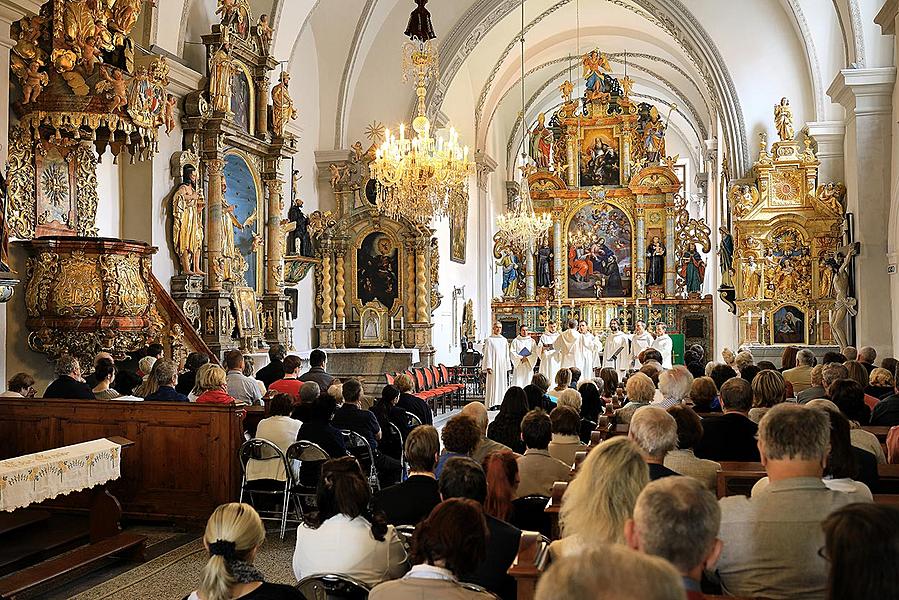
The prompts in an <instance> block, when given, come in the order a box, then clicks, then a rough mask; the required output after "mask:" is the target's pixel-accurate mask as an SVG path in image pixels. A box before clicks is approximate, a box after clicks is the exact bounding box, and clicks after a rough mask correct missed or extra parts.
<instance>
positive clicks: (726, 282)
mask: <svg viewBox="0 0 899 600" xmlns="http://www.w3.org/2000/svg"><path fill="white" fill-rule="evenodd" d="M718 232H719V233H720V234H721V242H720V243H719V244H718V261H719V266H720V268H721V287H733V286H734V280H733V276H734V236H732V235H731V234H730V231H728V230H727V227H719V228H718Z"/></svg>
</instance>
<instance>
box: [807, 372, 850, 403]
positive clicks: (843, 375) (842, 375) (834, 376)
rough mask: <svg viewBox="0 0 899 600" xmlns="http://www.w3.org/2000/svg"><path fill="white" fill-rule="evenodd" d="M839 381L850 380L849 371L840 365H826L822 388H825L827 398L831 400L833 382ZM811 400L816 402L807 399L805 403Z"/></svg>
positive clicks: (822, 373) (822, 376)
mask: <svg viewBox="0 0 899 600" xmlns="http://www.w3.org/2000/svg"><path fill="white" fill-rule="evenodd" d="M838 379H849V369H847V368H846V367H845V365H841V364H840V363H828V364H826V365H824V368H823V369H821V386H822V387H823V388H824V396H825V397H827V398H830V386H832V385H833V382H834V381H837V380H838ZM809 400H814V398H807V399H806V400H805V402H808V401H809ZM800 402H802V401H800ZM803 403H804V402H803Z"/></svg>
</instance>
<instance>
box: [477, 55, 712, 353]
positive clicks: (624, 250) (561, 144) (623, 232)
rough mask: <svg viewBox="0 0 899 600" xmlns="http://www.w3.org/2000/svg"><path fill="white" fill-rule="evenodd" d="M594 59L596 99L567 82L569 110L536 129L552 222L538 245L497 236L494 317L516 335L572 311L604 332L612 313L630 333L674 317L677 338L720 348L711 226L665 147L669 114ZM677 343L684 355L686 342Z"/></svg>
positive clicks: (589, 89) (540, 186)
mask: <svg viewBox="0 0 899 600" xmlns="http://www.w3.org/2000/svg"><path fill="white" fill-rule="evenodd" d="M582 62H583V66H584V79H585V81H586V89H585V93H584V96H583V97H582V98H574V99H573V98H572V97H571V92H572V90H573V87H574V86H573V84H571V83H570V82H567V81H566V82H565V83H564V84H562V85H561V86H560V91H561V92H562V99H563V104H562V106H561V108H559V110H558V111H557V112H556V113H554V114H553V115H552V117H551V118H550V119H549V120H548V121H547V119H546V116H545V115H544V114H540V115H539V117H538V119H537V122H536V123H535V124H533V126H532V127H531V128H530V130H529V131H528V132H527V135H526V138H525V141H524V144H525V146H526V149H527V150H526V154H527V158H528V160H527V162H528V167H526V168H525V171H526V172H527V173H528V175H527V177H528V185H529V189H530V195H531V198H532V201H533V205H534V209H535V211H536V212H537V213H538V214H539V213H548V214H550V215H551V217H552V227H551V228H550V230H549V231H548V232H547V234H546V235H545V236H544V237H543V238H542V239H540V240H538V242H537V243H536V244H535V245H534V246H533V247H531V248H523V247H519V246H518V245H516V244H514V243H511V242H510V241H509V240H508V239H507V238H506V237H505V236H504V235H503V234H502V233H498V234H497V235H496V236H495V238H494V239H495V244H494V257H495V259H496V264H497V269H498V270H499V271H501V273H502V286H501V287H502V296H501V297H500V298H496V299H494V301H493V304H492V308H493V314H494V318H495V319H497V320H498V321H500V322H501V323H502V324H503V330H504V334H505V335H507V336H513V337H514V335H516V334H515V329H516V328H517V327H518V326H519V325H526V326H528V328H529V329H531V330H532V331H541V330H543V328H544V327H545V326H546V324H547V323H548V322H549V321H554V322H557V323H562V324H564V323H565V321H567V320H568V319H569V318H573V319H575V320H585V321H587V324H588V326H589V327H591V328H592V329H593V331H594V332H597V333H599V332H602V331H605V330H606V328H607V326H608V323H609V320H610V319H612V318H618V319H619V320H620V321H621V324H622V327H623V329H624V330H625V331H632V330H633V326H634V323H635V321H637V320H643V321H645V322H646V323H647V324H648V325H649V326H650V327H652V326H653V325H654V324H655V323H658V322H663V323H665V324H666V325H667V327H668V331H669V332H670V333H672V334H674V335H673V336H672V337H674V338H675V339H676V340H678V339H679V336H677V334H682V335H683V342H684V344H687V345H689V344H701V345H702V346H703V347H704V348H705V350H706V352H707V353H708V352H710V351H711V350H712V348H713V338H712V335H713V333H712V332H713V330H714V327H713V322H712V318H713V317H712V310H711V303H712V299H711V296H709V295H703V283H704V277H705V268H706V260H705V259H704V258H703V257H704V256H705V255H707V254H708V253H709V251H710V250H711V247H710V241H709V234H710V231H709V228H708V226H707V225H706V224H705V223H704V221H702V220H698V219H693V218H691V217H690V214H689V212H688V210H687V206H686V201H685V199H684V194H683V191H682V189H683V188H682V183H681V181H679V179H678V177H677V175H676V174H675V171H674V169H673V167H674V163H675V162H676V161H677V157H669V156H667V155H666V153H665V129H666V128H667V119H666V118H665V117H663V116H662V115H661V114H660V113H659V110H658V109H657V108H656V107H655V106H652V105H650V104H647V103H636V102H634V101H633V100H632V99H631V98H630V95H629V94H630V89H631V86H632V81H630V80H629V79H628V78H627V77H626V76H625V77H624V78H623V79H622V80H620V81H619V80H618V79H617V78H615V77H613V76H612V75H611V74H610V73H608V72H607V70H608V61H607V60H606V58H605V56H604V55H603V54H601V53H600V52H598V51H595V50H594V51H592V52H589V53H588V54H586V55H584V57H582ZM670 108H671V109H672V110H673V109H674V108H675V107H670ZM669 117H670V111H669ZM515 187H517V186H512V188H513V190H512V192H511V193H512V195H514V194H515V192H514V188H515ZM675 351H676V354H677V353H678V352H682V347H681V346H680V344H679V343H678V344H676V348H675ZM676 358H677V357H676Z"/></svg>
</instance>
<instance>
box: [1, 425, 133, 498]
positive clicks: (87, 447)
mask: <svg viewBox="0 0 899 600" xmlns="http://www.w3.org/2000/svg"><path fill="white" fill-rule="evenodd" d="M121 457H122V451H121V447H120V446H119V445H118V444H116V443H115V442H111V441H110V440H107V439H105V438H103V439H99V440H93V441H90V442H83V443H81V444H74V445H72V446H65V447H62V448H55V449H53V450H46V451H44V452H37V453H35V454H26V455H25V456H19V457H17V458H10V459H7V460H3V461H0V510H5V511H7V512H9V511H13V510H16V509H17V508H23V507H25V506H28V505H30V504H34V503H37V502H43V501H44V500H47V499H50V498H55V497H56V496H59V495H61V494H68V493H70V492H77V491H79V490H83V489H87V488H91V487H94V486H96V485H101V484H103V483H106V482H107V481H110V480H113V479H118V478H119V476H120V475H121V466H122V465H121Z"/></svg>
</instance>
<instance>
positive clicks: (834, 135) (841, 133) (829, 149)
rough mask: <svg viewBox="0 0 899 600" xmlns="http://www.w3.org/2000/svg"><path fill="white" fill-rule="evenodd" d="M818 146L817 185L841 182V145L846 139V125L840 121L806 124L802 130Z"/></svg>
mask: <svg viewBox="0 0 899 600" xmlns="http://www.w3.org/2000/svg"><path fill="white" fill-rule="evenodd" d="M803 131H805V133H806V134H808V135H809V136H811V137H812V138H814V140H815V142H817V144H818V151H817V156H818V161H819V162H820V163H821V165H820V166H819V167H818V183H819V184H822V183H828V182H830V181H843V178H844V177H845V174H846V173H845V170H846V169H845V164H844V158H843V156H844V155H843V145H844V143H845V138H846V125H845V123H843V122H842V121H813V122H811V123H806V125H805V128H804V129H803Z"/></svg>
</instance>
